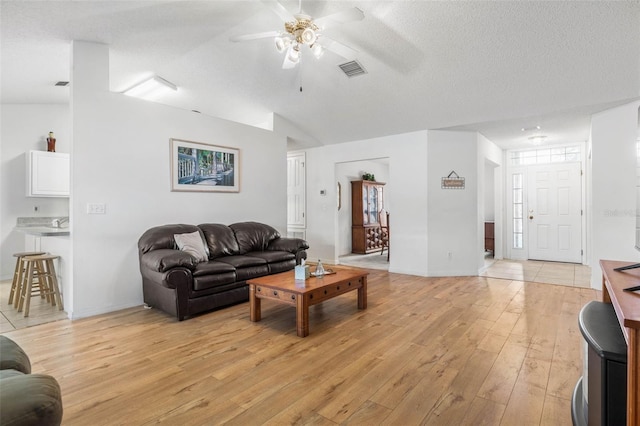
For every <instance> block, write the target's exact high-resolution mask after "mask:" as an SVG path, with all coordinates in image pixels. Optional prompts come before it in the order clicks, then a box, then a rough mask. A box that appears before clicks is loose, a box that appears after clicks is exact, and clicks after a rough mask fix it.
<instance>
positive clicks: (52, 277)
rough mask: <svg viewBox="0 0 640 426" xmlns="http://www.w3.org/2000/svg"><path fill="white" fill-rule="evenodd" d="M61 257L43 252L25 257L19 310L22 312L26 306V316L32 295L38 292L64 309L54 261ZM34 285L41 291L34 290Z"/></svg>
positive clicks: (54, 304) (26, 315)
mask: <svg viewBox="0 0 640 426" xmlns="http://www.w3.org/2000/svg"><path fill="white" fill-rule="evenodd" d="M59 257H60V256H56V255H53V254H42V255H37V256H26V257H25V258H24V263H25V267H26V272H25V274H24V279H23V280H22V288H21V291H20V301H19V303H18V312H22V310H23V308H24V316H25V317H28V316H29V305H30V304H31V297H32V296H37V295H38V294H39V295H40V296H41V297H43V296H46V298H47V302H51V304H52V305H53V306H56V303H57V304H58V309H60V310H63V309H64V307H63V305H62V298H61V297H60V288H59V287H58V278H57V277H56V269H55V267H54V266H53V261H54V260H55V259H58V258H59ZM34 286H38V288H39V292H38V291H34V290H35V289H34Z"/></svg>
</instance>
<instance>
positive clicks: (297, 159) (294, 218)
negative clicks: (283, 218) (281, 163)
mask: <svg viewBox="0 0 640 426" xmlns="http://www.w3.org/2000/svg"><path fill="white" fill-rule="evenodd" d="M305 193H306V184H305V154H304V153H299V154H289V155H287V228H288V230H291V231H294V230H296V229H298V230H299V229H301V228H302V229H304V228H305V226H306V220H305V219H306V218H305V216H306V215H305Z"/></svg>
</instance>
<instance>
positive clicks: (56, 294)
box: [47, 259, 64, 311]
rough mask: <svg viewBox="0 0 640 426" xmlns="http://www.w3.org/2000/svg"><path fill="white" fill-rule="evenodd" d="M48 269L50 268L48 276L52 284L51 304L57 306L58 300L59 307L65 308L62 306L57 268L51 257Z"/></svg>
mask: <svg viewBox="0 0 640 426" xmlns="http://www.w3.org/2000/svg"><path fill="white" fill-rule="evenodd" d="M47 269H48V272H49V274H48V277H49V279H50V281H49V282H50V286H49V288H50V289H51V292H52V294H51V299H52V302H51V304H52V305H54V306H55V304H56V301H57V302H58V309H59V310H61V311H62V310H63V309H64V307H63V306H62V296H60V286H59V285H58V277H57V276H56V269H55V267H54V266H53V260H52V259H49V260H47Z"/></svg>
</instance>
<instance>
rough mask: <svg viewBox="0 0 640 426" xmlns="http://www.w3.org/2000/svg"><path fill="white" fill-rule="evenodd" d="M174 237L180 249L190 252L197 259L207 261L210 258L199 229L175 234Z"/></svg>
mask: <svg viewBox="0 0 640 426" xmlns="http://www.w3.org/2000/svg"><path fill="white" fill-rule="evenodd" d="M173 239H174V240H176V245H177V246H178V248H179V249H180V250H182V251H184V252H187V253H189V254H190V255H191V256H193V257H194V258H195V259H196V261H198V262H205V261H207V260H209V257H208V256H207V252H206V250H205V248H204V240H203V238H202V234H201V233H200V231H199V230H198V231H195V232H190V233H188V234H174V235H173Z"/></svg>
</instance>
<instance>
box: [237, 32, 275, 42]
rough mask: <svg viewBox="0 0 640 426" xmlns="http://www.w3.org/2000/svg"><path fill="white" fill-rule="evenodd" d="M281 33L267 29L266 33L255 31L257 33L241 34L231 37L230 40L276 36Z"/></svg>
mask: <svg viewBox="0 0 640 426" xmlns="http://www.w3.org/2000/svg"><path fill="white" fill-rule="evenodd" d="M278 35H280V33H279V32H278V31H267V32H264V33H255V34H245V35H239V36H233V37H230V38H229V40H230V41H249V40H257V39H260V38H269V37H276V36H278Z"/></svg>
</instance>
